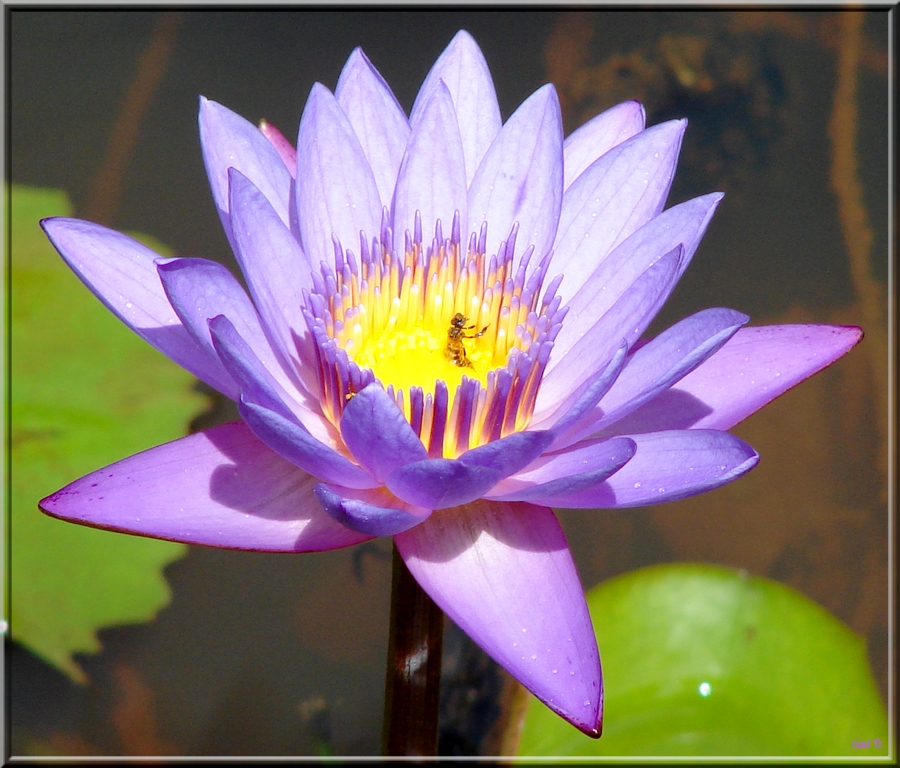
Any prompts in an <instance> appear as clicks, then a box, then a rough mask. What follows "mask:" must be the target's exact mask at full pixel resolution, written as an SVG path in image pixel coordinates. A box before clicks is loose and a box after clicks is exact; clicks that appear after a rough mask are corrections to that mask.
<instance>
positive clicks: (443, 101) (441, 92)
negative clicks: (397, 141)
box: [391, 82, 467, 243]
mask: <svg viewBox="0 0 900 768" xmlns="http://www.w3.org/2000/svg"><path fill="white" fill-rule="evenodd" d="M411 127H412V133H411V134H410V137H409V144H408V146H407V148H406V154H405V155H404V157H403V162H402V163H401V165H400V173H399V176H398V177H397V188H396V190H395V191H394V200H393V203H392V204H391V209H392V211H393V217H394V223H393V229H394V233H395V234H396V235H400V234H402V233H403V232H404V231H405V230H410V231H412V230H413V222H414V221H415V214H416V211H419V213H420V214H421V217H422V233H423V234H424V236H425V242H426V243H430V241H431V238H432V237H433V235H434V225H435V222H436V221H438V220H440V221H441V224H442V225H443V229H445V230H446V231H448V232H449V229H450V225H451V223H452V222H453V215H454V213H455V212H456V211H459V219H460V221H463V222H464V221H467V219H466V172H465V162H464V161H463V147H462V139H460V136H459V126H458V123H457V120H456V110H455V109H454V108H453V101H452V99H451V98H450V92H449V91H448V90H447V87H446V86H445V85H444V84H443V83H440V82H439V83H438V84H437V86H436V87H434V88H433V89H432V90H431V91H430V93H429V97H428V98H427V99H426V100H425V103H424V104H423V105H422V108H421V109H420V110H419V112H418V114H417V115H415V116H414V117H413V119H412V121H411Z"/></svg>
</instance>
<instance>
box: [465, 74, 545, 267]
mask: <svg viewBox="0 0 900 768" xmlns="http://www.w3.org/2000/svg"><path fill="white" fill-rule="evenodd" d="M562 143H563V136H562V116H561V114H560V111H559V99H558V98H557V97H556V91H555V90H554V89H553V86H552V85H545V86H544V87H543V88H540V89H539V90H537V91H535V92H534V93H533V94H532V95H531V96H530V97H529V98H528V99H527V100H526V101H525V102H524V103H523V104H522V105H521V106H520V107H519V108H518V109H517V110H516V111H515V112H514V113H513V115H512V117H510V118H509V120H508V121H507V122H506V124H505V125H504V126H503V128H502V129H501V130H500V133H499V134H498V135H497V138H496V139H495V140H494V143H493V144H491V146H490V148H489V149H488V151H487V153H486V154H485V156H484V159H483V160H482V161H481V164H480V165H479V166H478V169H477V170H476V171H475V176H474V178H473V179H472V184H471V185H470V187H469V231H470V232H478V231H479V230H480V228H481V224H482V222H487V223H488V232H487V247H486V252H487V253H488V254H494V253H496V252H497V249H498V247H499V245H500V243H501V242H503V241H505V240H506V238H507V236H508V235H509V232H510V230H511V229H512V226H513V224H514V223H516V222H518V223H519V236H518V241H519V242H520V243H522V244H524V247H525V248H527V247H528V246H530V245H533V246H534V249H535V252H536V253H537V254H538V256H543V255H544V254H545V253H547V252H548V251H549V250H550V247H551V246H552V245H553V239H554V238H555V237H556V228H557V225H558V223H559V212H560V206H561V205H562V180H563V168H562Z"/></svg>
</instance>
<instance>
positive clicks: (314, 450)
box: [238, 392, 378, 488]
mask: <svg viewBox="0 0 900 768" xmlns="http://www.w3.org/2000/svg"><path fill="white" fill-rule="evenodd" d="M253 394H256V393H255V392H247V393H244V392H242V393H241V398H240V400H239V401H238V411H239V412H240V414H241V418H243V419H244V421H246V422H247V426H249V427H250V429H251V430H252V431H253V433H254V434H255V435H256V436H257V437H258V438H259V439H260V440H262V441H263V442H264V443H265V444H266V445H267V446H269V448H271V449H272V450H273V451H275V453H277V454H278V455H279V456H282V457H283V458H285V459H287V460H288V461H290V462H291V463H292V464H295V465H296V466H298V467H300V468H301V469H303V470H305V471H306V472H309V474H311V475H313V476H314V477H316V478H318V479H319V480H324V481H325V482H326V483H333V484H334V485H342V486H346V487H347V488H374V487H375V486H377V485H378V482H377V481H376V480H375V479H374V478H372V477H370V476H369V475H368V474H367V473H366V472H365V471H364V470H362V469H360V468H359V467H358V466H356V464H354V463H353V462H352V461H350V460H349V459H347V458H346V457H344V456H342V455H341V454H339V453H338V452H337V451H335V450H334V449H333V448H331V447H330V446H328V445H326V444H325V443H322V442H320V441H319V440H316V438H314V437H313V436H312V435H311V434H310V433H309V432H308V431H307V430H306V429H305V428H304V427H303V426H302V425H301V424H299V423H298V422H296V421H294V420H292V419H289V418H288V417H286V416H284V415H282V414H281V413H278V412H277V411H274V410H270V409H269V408H266V407H265V406H264V405H261V404H259V403H254V402H252V401H251V400H249V399H248V397H250V396H252V395H253Z"/></svg>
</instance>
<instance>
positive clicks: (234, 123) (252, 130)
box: [200, 96, 291, 241]
mask: <svg viewBox="0 0 900 768" xmlns="http://www.w3.org/2000/svg"><path fill="white" fill-rule="evenodd" d="M200 144H201V145H202V147H203V162H204V163H205V164H206V174H207V176H208V177H209V185H210V187H211V188H212V194H213V200H214V201H215V203H216V208H217V209H218V210H219V218H221V220H222V226H223V227H224V228H225V233H226V234H227V235H228V239H229V241H231V240H232V238H231V233H232V222H231V216H230V211H231V207H230V202H229V197H228V169H229V168H235V169H236V170H238V171H240V172H241V173H242V174H243V175H244V176H246V177H247V178H248V179H250V181H252V182H253V184H254V185H255V186H256V187H257V188H258V189H259V190H260V191H261V192H262V194H263V195H265V197H266V199H267V200H268V201H269V204H270V205H271V206H272V208H273V210H274V211H275V213H276V215H277V216H278V218H280V219H281V221H282V222H284V225H285V226H289V215H288V211H289V208H290V205H289V201H290V194H291V174H290V172H289V171H288V169H287V166H286V165H285V163H284V161H283V160H282V158H281V155H279V153H278V152H277V151H276V150H275V147H273V146H272V143H271V142H270V141H269V140H268V139H267V138H266V137H265V136H264V135H263V134H262V133H261V132H260V130H259V128H257V127H256V126H255V125H253V123H251V122H250V121H249V120H245V119H244V118H243V117H241V116H240V115H238V114H235V113H234V112H232V111H231V110H230V109H227V108H226V107H223V106H222V105H221V104H217V103H216V102H215V101H210V100H209V99H206V98H204V97H202V96H201V97H200Z"/></svg>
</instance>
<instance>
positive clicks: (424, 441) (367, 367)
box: [41, 32, 861, 736]
mask: <svg viewBox="0 0 900 768" xmlns="http://www.w3.org/2000/svg"><path fill="white" fill-rule="evenodd" d="M685 125H686V123H685V121H683V120H676V121H671V122H667V123H663V124H661V125H656V126H653V127H651V128H645V127H644V112H643V109H642V108H641V106H640V105H639V104H637V103H635V102H627V103H625V104H621V105H619V106H617V107H614V108H612V109H610V110H608V111H607V112H604V113H603V114H601V115H599V116H597V117H596V118H594V119H593V120H592V121H590V122H589V123H587V124H586V125H584V126H583V127H582V128H580V129H579V130H577V131H576V132H575V133H573V134H572V135H571V136H569V137H568V138H565V139H564V137H563V131H562V120H561V116H560V109H559V103H558V101H557V97H556V93H555V91H554V89H553V87H552V86H549V85H548V86H545V87H543V88H541V89H540V90H538V91H537V92H536V93H534V94H533V95H532V96H531V97H530V98H529V99H528V100H527V101H525V102H524V103H523V104H522V105H521V106H520V107H519V109H518V110H517V111H516V112H515V113H514V114H513V115H512V116H511V117H510V118H509V120H508V121H507V122H506V123H505V124H504V123H502V121H501V118H500V111H499V108H498V105H497V99H496V95H495V93H494V87H493V83H492V81H491V77H490V74H489V72H488V68H487V65H486V63H485V61H484V58H483V56H482V54H481V51H480V50H479V48H478V46H477V45H476V44H475V42H474V41H473V39H472V38H471V37H470V36H469V35H468V34H467V33H465V32H460V33H459V34H457V35H456V37H455V38H454V39H453V41H452V42H451V44H450V45H449V46H448V48H447V49H446V50H445V51H444V53H443V54H442V55H441V57H440V58H439V59H438V61H437V62H436V63H435V65H434V67H433V68H432V70H431V72H430V73H429V74H428V76H427V78H426V79H425V82H424V84H423V85H422V88H421V90H420V91H419V94H418V97H417V98H416V101H415V104H414V106H413V109H412V113H411V115H410V116H409V117H407V115H406V114H405V113H404V111H403V109H402V108H401V107H400V106H399V104H398V102H397V100H396V98H395V97H394V95H393V93H392V92H391V90H390V88H389V87H388V86H387V84H386V83H385V81H384V80H383V79H382V77H381V76H380V75H379V73H378V72H377V71H376V70H375V69H374V67H373V66H372V65H371V63H370V62H369V61H368V59H367V58H366V57H365V55H364V54H363V53H362V51H360V50H358V49H357V50H356V51H354V52H353V54H352V55H351V56H350V58H349V60H348V61H347V63H346V65H345V67H344V69H343V72H342V73H341V76H340V80H339V81H338V84H337V88H336V89H335V92H334V94H332V93H331V92H330V91H328V90H327V89H326V88H324V87H323V86H322V85H319V84H316V85H315V86H313V88H312V92H311V94H310V96H309V100H308V101H307V104H306V107H305V110H304V112H303V116H302V119H301V121H300V129H299V135H298V138H297V146H296V150H295V149H294V147H293V146H291V144H290V143H289V142H288V141H287V140H285V138H284V137H283V136H282V135H281V134H280V133H278V131H277V130H275V129H274V128H273V127H272V126H270V125H268V124H266V123H263V124H261V126H260V127H256V126H254V125H252V124H251V123H249V122H247V121H246V120H244V119H243V118H241V117H239V116H238V115H236V114H234V113H233V112H231V111H229V110H228V109H226V108H225V107H223V106H221V105H219V104H217V103H215V102H213V101H208V100H206V99H202V100H201V106H200V133H201V141H202V146H203V156H204V160H205V163H206V168H207V171H208V174H209V180H210V184H211V186H212V192H213V197H214V200H215V204H216V206H217V208H218V211H219V214H220V216H221V220H222V224H223V226H224V228H225V232H226V233H227V235H228V239H229V241H230V243H231V246H232V248H233V249H234V253H235V254H236V256H237V259H238V262H239V264H240V267H241V270H242V272H243V275H244V278H245V280H246V284H247V287H248V289H249V295H248V293H247V292H245V290H244V289H243V288H242V287H241V285H240V283H239V282H238V281H237V279H235V277H234V276H233V275H232V274H231V273H230V272H229V271H228V270H227V269H226V268H224V267H223V266H221V265H219V264H217V263H214V262H211V261H207V260H204V259H197V258H174V259H165V258H161V257H159V256H158V255H157V254H156V253H154V252H153V251H151V250H150V249H148V248H147V247H145V246H143V245H141V244H140V243H138V242H136V241H135V240H133V239H131V238H129V237H127V236H125V235H123V234H120V233H117V232H114V231H112V230H109V229H106V228H104V227H102V226H99V225H97V224H92V223H89V222H85V221H79V220H75V219H67V218H54V219H47V220H45V221H44V222H43V226H44V229H45V230H46V232H47V235H48V236H49V238H50V240H51V241H52V242H53V244H54V246H55V247H56V248H57V250H58V251H59V252H60V254H62V256H63V258H64V259H65V260H66V261H67V263H68V264H69V265H70V267H71V268H72V269H73V270H74V271H75V272H76V273H77V274H78V275H79V277H80V278H81V280H82V281H83V282H84V283H85V284H86V285H87V286H88V288H90V290H91V291H93V292H94V293H95V294H96V295H97V296H98V298H100V300H101V301H103V302H104V304H106V306H107V307H108V308H109V309H110V310H111V311H112V312H114V313H115V314H116V315H117V316H118V317H119V318H120V319H121V320H122V321H123V322H125V323H126V324H128V325H129V326H130V327H131V328H132V329H133V330H134V331H135V332H136V333H138V334H139V335H140V336H141V337H143V338H144V339H146V340H147V341H148V342H150V343H151V344H153V345H154V346H155V347H157V348H158V349H159V350H161V351H162V352H163V353H165V354H166V355H168V356H169V357H170V358H172V360H174V361H175V362H177V363H179V364H180V365H182V366H184V367H185V368H186V369H187V370H189V371H190V372H191V373H193V374H194V375H196V376H197V377H199V378H200V379H202V380H203V381H205V382H207V383H208V384H209V385H211V386H212V387H215V388H216V389H217V390H219V391H220V392H222V393H223V394H225V395H227V396H228V397H230V398H233V399H234V400H235V401H237V403H238V407H239V410H240V415H241V421H238V422H235V423H232V424H226V425H224V426H219V427H214V428H212V429H208V430H205V431H203V432H200V433H197V434H194V435H191V436H189V437H185V438H182V439H179V440H175V441H174V442H171V443H168V444H166V445H162V446H158V447H156V448H152V449H150V450H148V451H145V452H143V453H141V454H138V455H136V456H132V457H130V458H127V459H124V460H122V461H120V462H118V463H116V464H113V465H112V466H109V467H106V468H105V469H101V470H98V471H97V472H94V473H93V474H91V475H88V476H87V477H84V478H82V479H80V480H77V481H75V482H74V483H72V484H71V485H69V486H67V487H66V488H64V489H62V490H60V491H58V492H57V493H55V494H53V495H52V496H49V497H48V498H46V499H44V500H43V501H42V502H41V508H42V509H43V510H44V511H45V512H47V513H49V514H51V515H54V516H56V517H60V518H63V519H66V520H70V521H73V522H78V523H83V524H86V525H92V526H96V527H100V528H106V529H110V530H116V531H124V532H128V533H136V534H141V535H145V536H153V537H157V538H162V539H171V540H174V541H182V542H189V543H194V544H203V545H207V546H215V547H227V548H234V549H245V550H257V551H269V552H310V551H320V550H328V549H334V548H338V547H344V546H348V545H351V544H356V543H358V542H363V541H366V540H368V539H370V538H372V537H376V536H393V537H394V541H395V543H396V545H397V548H398V550H399V552H400V554H401V555H402V557H403V559H404V561H405V563H406V565H407V566H408V568H409V570H410V571H411V572H412V574H413V575H414V577H415V578H416V580H417V581H418V582H419V584H420V585H421V586H422V587H423V588H424V589H425V590H426V591H427V592H428V594H429V595H430V596H431V597H432V598H433V599H434V601H435V602H436V603H437V604H438V605H439V606H440V607H441V608H442V609H443V611H445V612H446V614H448V615H449V616H450V617H451V618H452V619H453V621H455V622H456V623H457V624H458V625H459V626H460V627H461V628H463V629H464V630H465V631H466V632H467V633H468V634H469V635H470V636H471V637H472V638H473V640H475V642H477V643H478V644H479V645H481V647H482V648H484V650H485V651H487V653H489V654H490V655H491V656H492V657H493V658H494V659H496V660H497V662H499V663H500V664H501V665H502V666H503V667H505V668H506V669H507V670H508V671H509V672H510V673H511V674H513V675H514V676H515V677H516V678H518V679H519V680H520V681H521V682H522V683H523V684H524V685H525V686H526V687H527V688H528V689H529V690H530V691H531V692H532V693H534V695H535V696H537V697H538V698H539V699H540V700H541V701H543V702H544V703H545V704H546V705H547V706H548V707H550V708H551V709H553V710H554V711H556V712H558V713H559V714H560V715H561V716H562V717H564V718H565V719H566V720H568V721H570V722H571V723H572V724H573V725H575V726H576V727H578V728H579V729H581V730H582V731H584V732H585V733H587V734H590V735H594V736H597V735H599V732H600V726H601V719H602V703H603V686H602V678H601V671H600V659H599V655H598V651H597V645H596V640H595V637H594V632H593V628H592V626H591V619H590V617H589V615H588V612H587V608H586V605H585V600H584V595H583V590H582V587H581V584H580V583H579V579H578V576H577V574H576V571H575V568H574V565H573V562H572V557H571V554H570V552H569V549H568V546H567V544H566V540H565V537H564V536H563V532H562V529H561V527H560V525H559V523H558V521H557V519H556V517H555V515H554V513H553V511H552V510H551V507H569V508H572V507H574V508H578V507H582V508H589V509H595V508H616V507H633V506H640V505H646V504H651V503H657V502H662V501H669V500H673V499H681V498H684V497H686V496H691V495H693V494H697V493H701V492H703V491H706V490H709V489H711V488H716V487H718V486H720V485H722V484H724V483H727V482H729V481H731V480H734V479H735V478H737V477H739V476H741V475H742V474H744V473H745V472H747V471H748V470H749V469H751V468H752V467H753V466H754V465H755V464H756V462H757V459H758V456H757V454H756V452H755V451H754V450H753V449H752V448H751V447H750V446H748V445H747V444H745V443H744V442H742V441H741V440H739V439H738V438H736V437H733V436H732V435H729V434H728V433H727V432H725V431H724V430H727V429H729V428H730V427H731V426H732V425H734V424H736V423H737V422H739V421H740V420H742V419H743V418H745V417H746V416H748V415H749V414H751V413H753V412H754V411H755V410H757V409H758V408H760V407H761V406H762V405H764V404H765V403H767V402H768V401H770V400H772V399H773V398H775V397H777V396H778V395H780V394H781V393H783V392H784V391H785V390H787V389H789V388H790V387H792V386H794V385H795V384H797V383H798V382H800V381H802V380H803V379H805V378H806V377H808V376H810V375H812V374H813V373H815V372H816V371H818V370H820V369H821V368H823V367H825V366H826V365H828V364H830V363H831V362H833V361H834V360H836V359H837V358H838V357H840V356H841V355H843V354H844V353H845V352H846V351H847V350H848V349H850V348H851V347H852V346H853V345H854V344H855V343H856V342H857V341H858V340H859V338H860V336H861V332H860V331H859V329H857V328H848V327H835V326H814V325H802V326H798V325H794V326H769V327H757V328H748V327H744V326H745V323H746V322H747V320H748V318H747V317H746V316H745V315H743V314H741V313H740V312H736V311H733V310H730V309H708V310H705V311H702V312H698V313H697V314H695V315H692V316H690V317H688V318H686V319H684V320H682V321H681V322H679V323H676V324H675V325H674V326H672V327H671V328H669V329H668V330H666V331H664V332H662V333H661V334H659V335H658V336H656V337H655V338H652V339H649V340H645V339H642V338H641V337H642V335H643V334H644V332H645V330H646V329H647V326H648V325H649V323H650V322H651V320H652V319H653V318H654V316H655V315H656V313H657V312H658V310H659V309H660V307H661V306H662V304H663V303H664V302H665V300H666V298H667V297H668V295H669V294H670V292H671V291H672V289H673V288H674V286H675V284H676V283H677V281H678V279H679V277H680V276H681V274H682V273H683V272H684V270H685V269H686V268H687V266H688V264H689V262H690V260H691V257H692V256H693V254H694V251H695V249H696V248H697V245H698V243H699V241H700V239H701V237H702V235H703V233H704V231H705V229H706V227H707V224H708V223H709V221H710V218H711V217H712V214H713V211H714V210H715V208H716V206H717V205H718V203H719V201H720V199H721V197H722V195H720V194H709V195H705V196H702V197H698V198H695V199H693V200H688V201H687V202H684V203H681V204H679V205H675V206H673V207H671V208H668V209H666V210H664V204H665V201H666V196H667V193H668V191H669V187H670V184H671V181H672V177H673V174H674V171H675V165H676V160H677V156H678V151H679V146H680V143H681V138H682V134H683V132H684V130H685Z"/></svg>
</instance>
